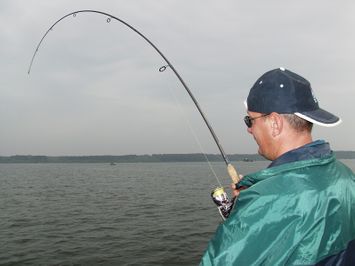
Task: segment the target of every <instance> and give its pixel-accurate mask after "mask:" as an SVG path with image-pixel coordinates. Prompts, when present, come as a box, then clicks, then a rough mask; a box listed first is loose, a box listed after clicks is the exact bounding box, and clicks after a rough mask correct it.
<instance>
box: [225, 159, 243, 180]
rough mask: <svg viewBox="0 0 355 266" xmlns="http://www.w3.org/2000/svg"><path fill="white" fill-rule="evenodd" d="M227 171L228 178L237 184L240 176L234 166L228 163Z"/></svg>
mask: <svg viewBox="0 0 355 266" xmlns="http://www.w3.org/2000/svg"><path fill="white" fill-rule="evenodd" d="M227 171H228V174H229V176H230V178H231V179H232V180H233V183H234V184H237V183H238V182H239V181H240V177H239V175H238V173H237V170H236V169H235V168H234V166H233V165H232V164H230V163H229V164H228V165H227Z"/></svg>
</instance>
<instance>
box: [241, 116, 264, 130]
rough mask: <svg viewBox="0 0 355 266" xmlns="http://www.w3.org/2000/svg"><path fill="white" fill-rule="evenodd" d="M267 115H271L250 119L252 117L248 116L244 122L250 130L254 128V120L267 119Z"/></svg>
mask: <svg viewBox="0 0 355 266" xmlns="http://www.w3.org/2000/svg"><path fill="white" fill-rule="evenodd" d="M267 115H269V114H264V115H261V116H257V117H250V116H248V115H247V116H245V117H244V122H245V124H246V125H247V127H248V128H251V127H252V126H253V120H255V119H258V118H261V117H265V116H267Z"/></svg>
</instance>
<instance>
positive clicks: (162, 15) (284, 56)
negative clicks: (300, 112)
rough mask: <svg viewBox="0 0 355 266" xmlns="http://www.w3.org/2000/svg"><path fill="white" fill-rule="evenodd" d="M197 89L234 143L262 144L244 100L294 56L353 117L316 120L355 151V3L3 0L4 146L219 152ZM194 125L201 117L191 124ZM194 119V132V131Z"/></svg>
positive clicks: (49, 150)
mask: <svg viewBox="0 0 355 266" xmlns="http://www.w3.org/2000/svg"><path fill="white" fill-rule="evenodd" d="M81 9H96V10H100V11H104V12H107V13H110V14H112V15H114V16H117V17H119V18H121V19H123V20H125V21H127V22H128V23H130V24H131V25H133V26H134V27H136V28H137V29H138V30H140V31H141V32H142V33H143V34H145V35H146V36H147V37H148V38H149V39H151V41H152V42H153V43H154V44H155V45H156V46H157V47H158V48H159V49H160V50H161V51H162V52H163V53H164V54H165V55H166V56H167V58H168V59H169V60H170V61H171V63H172V64H173V65H174V66H175V68H176V69H177V70H178V71H179V73H180V74H181V76H182V77H183V79H184V80H185V81H186V83H187V84H188V85H189V87H190V88H191V90H192V92H193V93H194V95H195V96H196V98H197V99H198V101H199V102H200V105H201V107H202V109H203V110H204V112H205V113H206V115H207V118H208V119H209V121H210V122H211V124H212V126H213V128H214V129H215V131H216V133H217V135H218V137H219V139H220V142H221V143H222V145H223V147H224V149H225V151H226V152H227V153H255V152H256V151H257V147H256V144H255V143H254V141H253V139H252V137H251V136H250V135H249V134H247V132H246V128H245V125H244V123H243V121H242V118H243V116H244V115H245V109H244V106H243V101H244V99H245V97H246V96H247V94H248V91H249V88H250V87H251V86H252V84H253V83H254V82H255V80H256V79H257V78H258V77H259V76H260V75H261V74H263V73H264V72H266V71H268V70H270V69H273V68H276V67H279V66H283V67H286V68H289V69H290V70H293V71H295V72H297V73H299V74H301V75H303V76H304V77H305V78H307V79H308V80H310V82H311V83H312V87H313V89H314V91H315V94H316V96H317V98H318V100H319V102H320V106H321V107H323V108H324V109H326V110H328V111H331V112H333V113H335V114H337V115H338V116H340V117H341V118H342V120H343V123H342V124H341V125H340V126H338V127H336V128H320V127H318V126H316V127H315V130H314V137H315V139H319V138H320V139H326V140H328V141H329V142H330V143H331V145H332V148H333V149H334V150H355V140H354V138H353V136H354V134H355V124H354V114H353V113H354V111H355V108H354V105H353V102H354V99H355V97H354V96H355V90H354V85H353V78H354V74H355V55H354V48H353V47H355V33H354V28H355V17H354V14H355V3H354V2H353V1H350V0H348V1H330V0H313V1H309V0H298V1H290V0H282V1H281V0H268V1H265V0H258V1H256V0H248V1H237V0H224V1H216V0H213V1H212V0H189V1H181V0H164V1H163V0H145V1H139V0H129V1H128V0H126V1H123V0H107V1H98V0H96V1H90V0H82V1H80V0H79V1H72V0H70V1H69V0H60V1H59V0H52V1H45V0H42V1H40V0H0V43H1V50H0V55H1V60H0V64H1V66H0V70H1V80H0V96H1V97H0V124H1V135H0V136H1V138H0V147H1V149H0V155H14V154H33V155H87V154H98V155H99V154H112V155H120V154H151V153H187V152H201V150H200V148H199V145H198V144H197V143H196V140H195V138H194V134H196V135H197V139H198V140H199V142H200V144H201V146H202V147H203V151H204V152H208V153H218V149H217V147H216V145H215V144H214V142H213V141H212V138H211V136H210V135H209V132H208V130H207V128H206V126H205V125H204V124H203V122H202V119H201V117H200V116H199V114H198V112H197V110H196V109H195V107H194V105H193V103H192V101H191V100H190V98H189V97H188V95H187V93H186V92H185V90H184V89H183V87H182V86H181V84H180V83H179V82H178V80H177V79H176V77H175V76H174V75H173V73H172V71H171V70H169V69H168V70H166V71H165V72H163V73H160V72H159V71H158V69H159V67H160V66H162V65H164V62H163V59H162V58H161V57H160V56H159V55H158V54H157V53H156V52H155V51H154V50H153V49H152V48H151V47H150V46H149V45H148V44H147V43H145V42H144V40H143V39H142V38H141V37H139V36H138V35H137V34H136V33H134V32H133V31H130V30H128V28H126V27H124V26H123V25H122V24H120V23H118V22H116V21H113V20H112V21H111V22H110V23H107V22H106V17H103V16H100V15H97V14H78V15H77V16H76V17H70V18H67V19H66V20H64V21H62V22H61V23H59V24H57V25H56V27H55V28H54V30H53V31H51V32H50V33H49V35H48V36H47V37H46V39H45V40H44V42H43V43H42V46H41V48H40V50H39V52H38V54H37V56H36V58H35V62H34V65H33V67H32V72H31V75H27V68H28V66H29V63H30V60H31V57H32V54H33V52H34V49H35V47H36V45H37V44H38V42H39V40H40V39H41V37H42V36H43V34H44V33H45V32H46V30H47V29H48V28H49V27H50V26H51V24H53V23H54V22H55V21H56V20H57V19H59V18H60V17H62V16H64V15H66V14H67V13H70V12H72V11H75V10H81ZM189 125H190V126H189ZM190 128H192V130H193V132H194V134H193V133H191V130H190Z"/></svg>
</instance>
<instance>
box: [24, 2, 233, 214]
mask: <svg viewBox="0 0 355 266" xmlns="http://www.w3.org/2000/svg"><path fill="white" fill-rule="evenodd" d="M79 13H96V14H100V15H104V16H106V17H107V19H106V22H108V23H109V22H110V21H111V19H114V20H116V21H118V22H120V23H122V24H124V25H125V26H127V27H128V28H130V29H131V30H133V31H134V32H136V33H137V34H138V35H139V36H141V37H142V38H143V39H144V40H145V41H146V42H148V43H149V44H150V45H151V46H152V47H153V48H154V49H155V51H156V52H158V54H159V55H160V56H161V57H162V58H163V59H164V61H165V62H166V65H164V66H162V67H160V68H159V71H160V72H163V71H165V70H166V68H167V67H169V68H170V69H171V70H172V71H173V72H174V74H175V75H176V77H177V78H178V80H179V81H180V83H181V84H182V85H183V87H184V88H185V90H186V92H187V93H188V94H189V96H190V98H191V99H192V101H193V103H194V104H195V106H196V108H197V110H198V112H199V113H200V115H201V116H202V118H203V120H204V122H205V124H206V126H207V128H208V130H209V131H210V133H211V135H212V137H213V140H214V142H215V143H216V145H217V147H218V149H219V151H220V153H221V155H222V158H223V161H224V162H225V163H226V165H227V172H228V174H229V176H230V178H231V179H232V181H233V183H234V184H237V183H238V182H239V181H240V177H239V175H238V173H237V171H236V169H235V168H234V166H233V165H232V164H231V162H230V160H229V159H228V157H227V155H226V153H225V152H224V150H223V147H222V145H221V143H220V141H219V139H218V137H217V135H216V133H215V132H214V130H213V128H212V126H211V125H210V123H209V122H208V120H207V117H206V115H205V114H204V112H203V111H202V109H201V107H200V105H199V103H198V101H197V100H196V98H195V96H194V95H193V94H192V92H191V90H190V89H189V87H188V86H187V85H186V83H185V81H184V80H183V79H182V77H181V76H180V74H179V73H178V72H177V70H176V69H175V67H174V66H173V65H172V64H171V63H170V61H169V60H168V59H167V58H166V56H165V55H164V54H163V53H162V52H161V51H160V50H159V49H158V48H157V47H156V46H155V45H154V44H153V43H152V42H151V41H150V40H149V39H148V38H147V37H146V36H145V35H143V34H142V33H141V32H140V31H138V30H137V29H136V28H134V27H133V26H131V25H130V24H128V23H127V22H125V21H124V20H122V19H120V18H118V17H116V16H113V15H111V14H108V13H105V12H102V11H97V10H90V9H86V10H78V11H74V12H71V13H69V14H67V15H65V16H63V17H61V18H60V19H58V20H57V21H56V22H54V23H53V25H52V26H50V27H49V29H48V30H47V31H46V33H45V34H44V35H43V37H42V38H41V40H40V41H39V43H38V45H37V47H36V49H35V52H34V53H33V56H32V59H31V62H30V65H29V68H28V74H30V73H31V69H32V65H33V62H34V59H35V57H36V55H37V53H38V50H39V48H40V46H41V44H42V42H43V40H44V39H45V37H46V36H47V35H48V33H49V32H50V31H52V30H53V28H54V26H55V25H57V24H58V23H59V22H60V21H62V20H64V19H65V18H67V17H70V16H73V17H76V15H77V14H79ZM212 198H213V200H214V201H215V203H216V204H217V205H221V206H222V205H225V202H226V200H227V201H228V199H227V198H226V194H225V192H224V190H223V187H222V188H217V189H215V190H214V191H213V192H212ZM216 201H218V202H220V204H218V203H217V202H216ZM231 207H232V206H230V209H231ZM218 208H219V211H220V213H221V215H222V212H224V211H225V210H224V209H225V208H224V207H223V208H222V209H223V210H221V209H220V207H218ZM228 208H229V207H228ZM228 214H229V213H228ZM224 216H225V215H224ZM222 217H223V215H222ZM224 218H226V217H224Z"/></svg>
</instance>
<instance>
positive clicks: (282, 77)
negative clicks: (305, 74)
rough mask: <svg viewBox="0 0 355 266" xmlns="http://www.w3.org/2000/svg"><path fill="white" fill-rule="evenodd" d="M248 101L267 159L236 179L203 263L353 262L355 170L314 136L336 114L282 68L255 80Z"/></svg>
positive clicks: (252, 126) (330, 123) (250, 128)
mask: <svg viewBox="0 0 355 266" xmlns="http://www.w3.org/2000/svg"><path fill="white" fill-rule="evenodd" d="M246 106H247V113H248V116H246V117H245V118H244V121H245V123H246V125H247V127H248V132H249V133H250V134H251V135H252V136H253V137H254V139H255V141H256V143H257V145H258V147H259V150H258V152H259V154H261V155H262V156H264V157H265V158H266V159H269V160H271V161H272V163H271V164H270V165H269V167H268V168H266V169H264V170H261V171H259V172H256V173H253V174H249V175H246V176H244V177H243V179H242V180H241V181H240V182H239V184H238V185H237V189H236V191H235V193H234V194H235V195H237V196H238V197H237V199H236V202H235V207H234V209H233V210H232V212H231V214H230V216H229V218H228V219H227V220H226V221H225V222H224V223H223V224H221V225H220V226H219V227H218V229H217V231H216V233H215V235H214V237H213V238H212V240H211V241H210V243H209V245H208V247H207V250H206V251H205V254H204V256H203V258H202V261H201V265H246V266H249V265H355V258H354V257H355V240H354V239H355V175H354V173H353V172H352V171H351V170H350V169H349V168H348V167H346V166H345V165H344V164H342V163H341V162H339V161H337V160H336V159H335V157H334V154H333V152H332V151H331V150H330V147H329V144H328V143H327V142H325V141H323V140H316V141H313V140H312V135H311V130H312V126H313V124H316V125H321V126H328V127H329V126H335V125H337V124H339V123H340V122H341V120H340V118H338V117H336V116H335V115H333V114H331V113H329V112H327V111H325V110H323V109H321V108H320V107H319V105H318V100H317V99H316V98H315V96H314V94H313V91H312V89H311V85H310V83H309V82H308V81H307V80H306V79H304V78H302V77H301V76H299V75H297V74H295V73H293V72H291V71H289V70H285V69H283V68H280V69H275V70H271V71H269V72H267V73H265V74H264V75H263V76H261V77H260V78H259V79H258V80H257V81H256V83H255V84H254V86H253V87H252V88H251V90H250V92H249V95H248V98H247V100H246Z"/></svg>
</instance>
